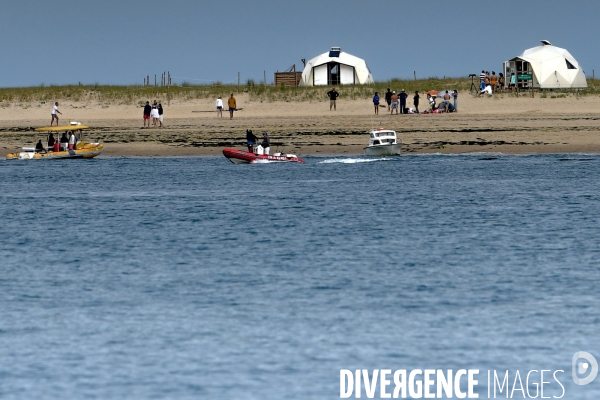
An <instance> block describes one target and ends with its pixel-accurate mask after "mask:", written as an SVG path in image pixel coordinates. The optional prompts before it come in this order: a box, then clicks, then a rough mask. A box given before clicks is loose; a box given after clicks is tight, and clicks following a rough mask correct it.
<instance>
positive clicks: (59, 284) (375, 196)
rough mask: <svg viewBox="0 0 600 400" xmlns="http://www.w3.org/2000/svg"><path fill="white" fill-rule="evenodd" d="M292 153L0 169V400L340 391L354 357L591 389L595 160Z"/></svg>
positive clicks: (596, 275)
mask: <svg viewBox="0 0 600 400" xmlns="http://www.w3.org/2000/svg"><path fill="white" fill-rule="evenodd" d="M490 158H495V159H490ZM307 161H308V162H307V163H306V164H305V165H289V164H288V165H284V164H261V165H232V164H231V163H229V162H228V161H227V160H225V159H224V158H106V157H105V158H102V157H100V158H98V159H94V160H89V161H86V160H80V161H72V162H6V161H0V176H1V179H0V210H1V214H2V219H1V221H0V226H1V229H0V266H1V267H0V397H2V398H7V399H13V398H14V399H46V398H47V399H61V398H62V399H77V398H79V399H82V398H98V399H120V398H131V399H151V398H152V399H154V398H158V399H160V398H165V399H167V398H168V399H198V398H203V399H302V400H308V399H336V398H339V395H340V369H351V370H354V369H357V368H364V369H384V368H389V369H392V370H397V369H408V370H411V369H416V368H421V369H424V368H433V369H436V368H441V369H445V368H451V369H454V370H457V369H460V368H465V369H477V368H478V369H480V370H481V375H480V376H479V382H480V385H479V387H480V393H481V396H480V397H482V398H486V397H487V392H486V391H487V382H486V380H487V378H486V375H485V374H486V371H487V370H498V371H502V372H504V371H505V370H510V371H511V375H510V376H511V378H510V380H511V384H512V379H513V376H514V375H513V373H514V372H515V371H516V370H520V372H521V374H523V373H526V372H527V371H528V370H532V369H536V370H541V369H546V370H556V369H561V370H564V371H565V372H564V374H562V375H559V376H560V381H561V383H562V384H563V385H564V386H565V390H566V395H565V396H564V398H565V399H597V398H599V397H600V378H597V379H596V381H595V382H593V383H592V384H590V385H587V386H576V385H574V384H573V381H572V379H571V357H572V356H573V353H575V352H576V351H580V350H583V351H588V352H590V353H592V354H594V355H596V357H598V359H600V357H599V356H600V340H599V339H600V334H599V332H600V315H599V313H600V311H599V310H600V299H599V296H598V288H599V287H600V271H599V267H600V244H599V238H600V221H599V219H600V217H599V216H600V182H599V179H598V177H599V176H600V157H599V156H587V155H567V156H560V155H555V156H497V157H490V156H489V155H486V156H483V155H481V156H478V155H470V156H440V155H428V156H407V157H402V158H394V159H389V160H385V159H383V160H382V159H378V160H376V161H374V160H373V159H367V158H363V157H357V158H309V159H308V160H307ZM523 380H525V378H524V377H523ZM550 380H552V377H551V376H550ZM538 381H539V379H538ZM552 382H554V380H552ZM557 387H558V386H557V385H556V384H555V383H554V385H551V386H550V388H549V389H547V390H548V392H546V393H545V396H548V395H550V396H552V395H556V396H558V395H560V389H557ZM548 393H549V394H548ZM519 396H521V393H520V392H516V394H515V398H522V397H519ZM377 397H378V396H377ZM363 398H366V397H365V393H364V392H363Z"/></svg>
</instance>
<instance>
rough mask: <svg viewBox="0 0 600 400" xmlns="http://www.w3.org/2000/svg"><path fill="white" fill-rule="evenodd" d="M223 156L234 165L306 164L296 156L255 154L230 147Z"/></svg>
mask: <svg viewBox="0 0 600 400" xmlns="http://www.w3.org/2000/svg"><path fill="white" fill-rule="evenodd" d="M223 155H224V156H225V157H227V159H228V160H229V161H231V162H232V163H234V164H251V163H260V162H299V163H303V162H304V160H303V159H301V158H300V157H298V156H297V155H295V154H284V153H275V154H273V155H268V154H254V153H250V152H248V151H243V150H237V149H232V148H229V147H227V148H224V149H223Z"/></svg>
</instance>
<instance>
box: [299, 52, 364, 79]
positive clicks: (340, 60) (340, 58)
mask: <svg viewBox="0 0 600 400" xmlns="http://www.w3.org/2000/svg"><path fill="white" fill-rule="evenodd" d="M366 83H373V77H372V76H371V71H369V67H367V63H366V62H365V60H363V59H362V58H358V57H355V56H353V55H351V54H348V53H345V52H343V51H342V49H341V48H339V47H332V48H331V51H328V52H327V53H323V54H321V55H320V56H317V57H315V58H313V59H311V60H309V61H308V62H307V63H306V65H305V66H304V71H302V80H301V82H300V85H302V86H325V85H329V86H335V85H354V84H359V85H363V84H366Z"/></svg>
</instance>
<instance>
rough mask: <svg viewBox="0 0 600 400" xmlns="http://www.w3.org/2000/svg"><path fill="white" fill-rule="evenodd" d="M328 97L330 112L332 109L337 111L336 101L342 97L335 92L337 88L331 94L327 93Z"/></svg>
mask: <svg viewBox="0 0 600 400" xmlns="http://www.w3.org/2000/svg"><path fill="white" fill-rule="evenodd" d="M327 96H329V111H331V107H333V111H337V108H336V106H335V101H336V100H337V98H338V97H339V96H340V94H339V93H338V92H336V91H335V88H332V89H331V90H330V91H329V92H327Z"/></svg>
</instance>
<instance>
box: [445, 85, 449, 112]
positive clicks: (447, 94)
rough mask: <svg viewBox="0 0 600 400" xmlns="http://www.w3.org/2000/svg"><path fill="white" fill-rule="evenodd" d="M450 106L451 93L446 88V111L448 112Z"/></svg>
mask: <svg viewBox="0 0 600 400" xmlns="http://www.w3.org/2000/svg"><path fill="white" fill-rule="evenodd" d="M449 107H450V93H448V91H447V90H446V93H445V94H444V112H448V108H449Z"/></svg>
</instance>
